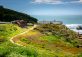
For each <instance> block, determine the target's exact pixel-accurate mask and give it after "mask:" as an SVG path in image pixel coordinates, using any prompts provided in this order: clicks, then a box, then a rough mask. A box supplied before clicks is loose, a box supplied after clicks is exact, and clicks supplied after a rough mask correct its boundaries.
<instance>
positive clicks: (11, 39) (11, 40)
mask: <svg viewBox="0 0 82 57" xmlns="http://www.w3.org/2000/svg"><path fill="white" fill-rule="evenodd" d="M36 27H37V25H34V26H33V27H32V28H29V29H28V30H27V31H25V32H23V33H20V34H18V35H15V36H13V37H12V38H10V42H12V43H13V44H16V45H19V46H23V45H21V44H18V43H15V42H14V41H13V38H15V37H17V36H20V35H22V34H25V33H27V32H29V31H31V30H33V29H34V28H36Z"/></svg>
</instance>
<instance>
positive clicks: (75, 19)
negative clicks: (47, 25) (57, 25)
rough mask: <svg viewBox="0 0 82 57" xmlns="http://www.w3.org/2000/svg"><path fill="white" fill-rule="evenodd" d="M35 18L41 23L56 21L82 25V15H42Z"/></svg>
mask: <svg viewBox="0 0 82 57" xmlns="http://www.w3.org/2000/svg"><path fill="white" fill-rule="evenodd" d="M33 17H35V18H37V19H38V20H39V21H42V20H45V21H53V20H54V19H55V20H57V21H62V22H63V23H64V24H82V15H62V16H41V15H33Z"/></svg>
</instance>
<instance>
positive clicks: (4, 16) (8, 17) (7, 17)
mask: <svg viewBox="0 0 82 57" xmlns="http://www.w3.org/2000/svg"><path fill="white" fill-rule="evenodd" d="M21 19H22V20H26V21H27V22H33V23H36V22H37V19H36V18H34V17H32V16H30V15H28V14H25V13H21V12H17V11H14V10H11V9H7V8H4V7H3V6H0V21H5V22H10V21H14V20H21Z"/></svg>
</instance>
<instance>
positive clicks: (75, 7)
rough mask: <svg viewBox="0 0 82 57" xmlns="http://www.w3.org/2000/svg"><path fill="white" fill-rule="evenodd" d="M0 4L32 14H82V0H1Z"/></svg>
mask: <svg viewBox="0 0 82 57" xmlns="http://www.w3.org/2000/svg"><path fill="white" fill-rule="evenodd" d="M0 5H3V6H4V7H5V8H9V9H13V10H16V11H19V12H23V13H26V14H30V15H82V0H0Z"/></svg>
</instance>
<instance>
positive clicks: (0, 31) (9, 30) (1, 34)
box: [0, 24, 82, 57]
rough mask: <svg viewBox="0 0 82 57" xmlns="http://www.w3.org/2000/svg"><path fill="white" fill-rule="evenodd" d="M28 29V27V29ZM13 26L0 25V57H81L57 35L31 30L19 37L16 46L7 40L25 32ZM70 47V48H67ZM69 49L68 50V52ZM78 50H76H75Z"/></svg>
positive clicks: (79, 53)
mask: <svg viewBox="0 0 82 57" xmlns="http://www.w3.org/2000/svg"><path fill="white" fill-rule="evenodd" d="M29 28H30V27H29ZM26 30H27V29H24V28H20V27H18V26H17V25H13V24H0V57H81V56H82V54H81V52H78V51H74V50H73V51H72V52H71V50H72V49H71V48H72V44H70V43H69V42H66V41H65V39H64V38H63V37H60V36H58V35H51V34H50V35H44V34H42V33H40V32H39V31H36V30H32V31H29V32H28V33H26V34H25V36H20V37H18V38H19V40H20V41H19V44H24V43H25V44H26V45H25V46H24V47H23V46H17V45H15V44H12V43H11V42H10V41H9V40H10V38H11V37H12V36H14V35H16V34H19V33H21V32H24V31H26ZM68 47H71V48H68ZM69 49H70V50H69ZM77 50H78V49H77ZM73 52H76V53H73Z"/></svg>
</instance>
